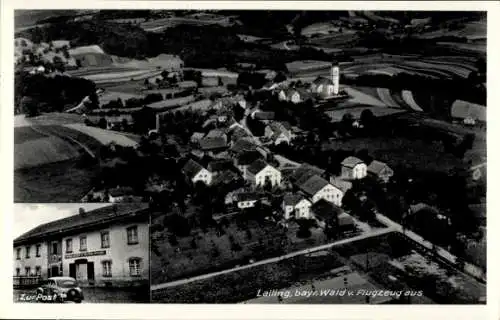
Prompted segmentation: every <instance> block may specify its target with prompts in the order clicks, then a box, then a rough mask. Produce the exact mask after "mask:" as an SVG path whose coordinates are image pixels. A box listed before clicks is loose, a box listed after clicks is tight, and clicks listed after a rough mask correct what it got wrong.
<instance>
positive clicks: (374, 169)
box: [367, 160, 394, 182]
mask: <svg viewBox="0 0 500 320" xmlns="http://www.w3.org/2000/svg"><path fill="white" fill-rule="evenodd" d="M367 173H368V175H370V176H372V177H375V178H377V179H379V180H381V181H383V182H388V181H389V179H391V177H392V176H393V175H394V171H393V170H392V169H391V168H390V167H389V166H388V165H387V164H386V163H384V162H381V161H377V160H373V161H372V162H371V163H370V165H369V166H368V167H367Z"/></svg>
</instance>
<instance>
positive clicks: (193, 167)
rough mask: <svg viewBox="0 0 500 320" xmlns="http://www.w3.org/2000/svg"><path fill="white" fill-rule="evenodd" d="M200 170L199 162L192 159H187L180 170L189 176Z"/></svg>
mask: <svg viewBox="0 0 500 320" xmlns="http://www.w3.org/2000/svg"><path fill="white" fill-rule="evenodd" d="M201 170H203V167H202V166H201V164H199V163H198V162H196V161H194V160H193V159H189V160H188V161H187V162H186V164H185V165H184V167H182V172H184V174H185V175H187V176H188V177H189V178H193V177H194V176H196V175H197V174H198V172H200V171H201Z"/></svg>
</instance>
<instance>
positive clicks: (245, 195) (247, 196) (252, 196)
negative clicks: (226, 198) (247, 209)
mask: <svg viewBox="0 0 500 320" xmlns="http://www.w3.org/2000/svg"><path fill="white" fill-rule="evenodd" d="M258 199H259V196H258V195H257V194H256V193H254V192H241V193H238V194H236V201H251V200H258Z"/></svg>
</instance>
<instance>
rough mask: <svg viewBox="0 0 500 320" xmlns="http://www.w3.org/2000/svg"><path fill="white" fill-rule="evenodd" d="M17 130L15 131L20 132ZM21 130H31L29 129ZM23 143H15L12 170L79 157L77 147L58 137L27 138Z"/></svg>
mask: <svg viewBox="0 0 500 320" xmlns="http://www.w3.org/2000/svg"><path fill="white" fill-rule="evenodd" d="M20 129H21V128H17V129H16V130H20ZM23 129H28V130H32V129H31V128H30V127H24V128H23ZM22 139H25V140H24V141H23V142H18V141H16V142H15V146H14V170H18V169H24V168H32V167H37V166H40V165H44V164H48V163H54V162H60V161H64V160H70V159H74V158H77V157H78V156H80V152H79V150H78V148H77V147H75V146H73V145H71V144H70V143H68V142H67V141H64V140H62V139H61V138H58V137H54V136H51V137H48V136H47V137H36V138H34V137H29V138H28V137H27V135H26V134H23V137H22Z"/></svg>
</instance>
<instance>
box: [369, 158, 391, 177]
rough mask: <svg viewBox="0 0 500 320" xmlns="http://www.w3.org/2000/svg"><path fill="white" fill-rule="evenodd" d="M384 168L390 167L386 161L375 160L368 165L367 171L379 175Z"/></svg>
mask: <svg viewBox="0 0 500 320" xmlns="http://www.w3.org/2000/svg"><path fill="white" fill-rule="evenodd" d="M384 168H389V166H388V165H387V164H386V163H385V162H382V161H377V160H373V161H372V162H371V163H370V165H369V166H368V168H367V171H368V172H370V173H373V174H377V175H378V174H379V173H380V172H381V171H382V170H384Z"/></svg>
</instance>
